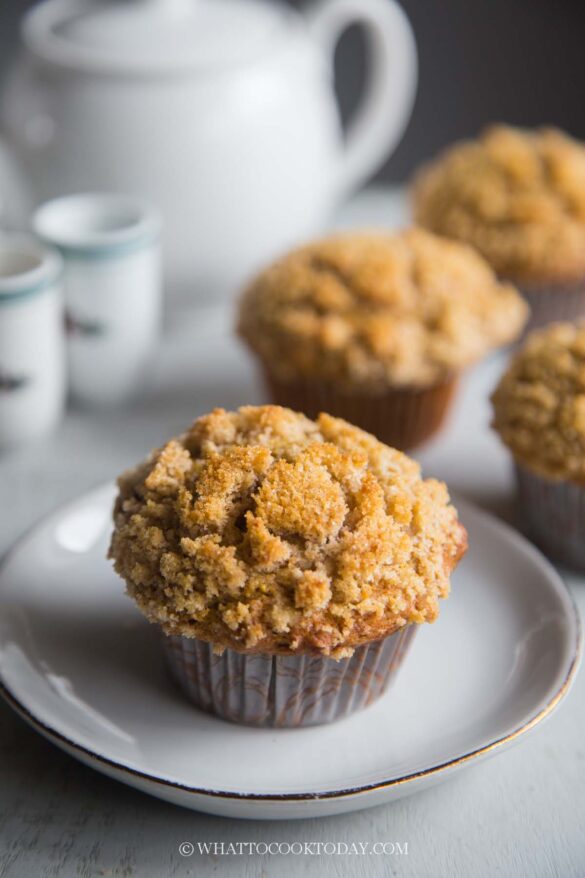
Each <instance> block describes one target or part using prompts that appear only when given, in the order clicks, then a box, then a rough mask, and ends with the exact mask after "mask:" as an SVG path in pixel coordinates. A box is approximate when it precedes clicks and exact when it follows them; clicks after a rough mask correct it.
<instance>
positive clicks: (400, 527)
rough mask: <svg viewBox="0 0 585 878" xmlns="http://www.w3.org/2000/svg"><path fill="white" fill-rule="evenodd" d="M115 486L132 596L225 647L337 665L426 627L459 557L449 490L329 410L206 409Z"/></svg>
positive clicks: (117, 545) (120, 565) (115, 552)
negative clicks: (410, 628)
mask: <svg viewBox="0 0 585 878" xmlns="http://www.w3.org/2000/svg"><path fill="white" fill-rule="evenodd" d="M118 484H119V489H120V490H119V496H118V498H117V501H116V506H115V511H114V533H113V536H112V542H111V547H110V557H111V558H113V560H114V566H115V569H116V570H117V572H118V573H119V574H120V576H121V577H122V578H123V579H124V580H125V581H126V584H127V589H128V593H129V594H130V595H131V597H133V598H134V599H135V601H136V602H137V604H138V606H139V607H140V609H141V610H142V612H143V613H144V614H145V615H146V617H147V618H148V619H150V620H151V621H152V622H158V623H160V624H161V625H162V627H163V629H164V630H165V632H166V633H167V634H179V635H184V636H187V637H197V638H200V639H202V640H205V641H210V642H212V643H214V644H215V645H216V647H217V648H218V649H220V650H221V649H222V648H224V647H231V648H232V649H236V650H238V651H241V652H260V651H265V652H271V653H296V652H312V653H320V654H323V655H332V656H334V657H340V656H343V655H348V654H351V651H352V648H353V647H355V646H356V645H358V644H360V643H362V642H366V641H370V640H375V639H378V638H381V637H384V636H386V635H389V634H391V633H392V632H394V631H396V630H398V629H399V628H401V627H403V626H404V625H407V624H409V623H420V622H432V621H433V620H434V619H435V618H436V617H437V615H438V601H439V598H444V597H446V596H447V594H448V592H449V575H450V573H451V571H452V569H453V568H454V566H455V564H456V563H457V561H458V559H459V558H460V556H461V555H462V554H463V553H464V551H465V547H466V534H465V530H464V528H463V527H462V525H461V524H460V523H459V522H458V520H457V513H456V511H455V509H454V508H453V507H452V506H451V505H450V503H449V496H448V494H447V489H446V487H445V485H444V484H442V483H441V482H437V481H434V480H432V479H427V480H423V479H422V478H421V475H420V470H419V467H418V465H417V464H416V463H415V462H414V461H412V460H411V459H410V458H408V457H406V455H404V454H402V453H401V452H399V451H396V450H394V449H392V448H388V447H387V446H385V445H382V444H381V443H380V442H378V441H377V440H376V439H375V438H374V437H373V436H370V435H369V434H368V433H365V432H363V431H362V430H359V429H357V428H356V427H352V426H351V425H350V424H348V423H346V422H345V421H342V420H339V419H336V418H332V417H330V416H329V415H325V414H322V415H320V416H319V418H318V419H317V421H316V422H315V421H311V420H309V419H308V418H306V417H305V416H304V415H300V414H296V413H294V412H292V411H290V410H289V409H285V408H280V407H278V406H262V407H252V406H248V407H244V408H241V409H239V411H237V412H226V411H224V410H223V409H216V410H215V411H213V412H212V413H211V414H209V415H206V416H204V417H201V418H199V419H198V420H197V421H195V423H194V424H193V425H192V427H191V428H190V429H189V430H188V432H187V433H185V434H184V435H182V436H180V437H178V438H176V439H172V440H171V441H170V442H168V443H167V444H166V445H165V446H164V447H163V448H162V449H159V450H158V451H155V452H154V453H153V454H152V455H151V456H150V457H149V458H148V460H146V461H145V462H143V463H142V464H140V465H139V466H138V467H136V468H135V469H133V470H131V471H129V472H127V473H125V474H124V475H122V476H121V478H120V479H119V482H118Z"/></svg>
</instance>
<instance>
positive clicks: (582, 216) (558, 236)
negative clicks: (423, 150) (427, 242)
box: [413, 126, 585, 284]
mask: <svg viewBox="0 0 585 878" xmlns="http://www.w3.org/2000/svg"><path fill="white" fill-rule="evenodd" d="M413 200H414V211H415V217H416V220H417V222H419V223H420V224H421V225H423V226H425V228H427V229H430V230H431V231H433V232H437V233H438V234H442V235H447V236H448V237H450V238H456V239H458V240H460V241H465V242H466V243H468V244H472V245H473V246H474V247H476V248H477V250H479V252H480V253H482V254H483V255H484V256H485V258H486V259H487V260H488V262H489V263H490V265H492V266H493V268H494V270H495V271H496V272H498V273H499V274H500V275H502V276H503V277H509V278H512V279H513V280H514V281H517V282H526V283H528V284H530V283H536V284H539V283H543V282H544V283H546V282H551V281H552V282H559V283H564V282H572V281H575V280H581V279H582V278H583V277H584V275H585V145H583V144H581V143H579V142H577V141H576V140H573V139H571V138H570V137H568V136H567V135H566V134H563V133H562V132H561V131H558V130H556V129H551V128H543V129H541V130H538V131H524V130H521V129H517V128H510V127H507V126H494V127H492V128H488V129H487V130H486V131H484V132H483V134H482V135H481V136H480V137H479V139H478V140H473V141H466V142H461V143H457V144H455V145H454V146H452V147H450V148H449V149H447V150H446V151H445V152H444V153H443V154H442V155H440V156H439V157H438V158H437V159H436V160H435V161H433V162H431V163H429V164H428V165H426V166H425V167H423V168H422V170H421V171H420V172H419V173H418V174H417V176H416V177H415V181H414V186H413Z"/></svg>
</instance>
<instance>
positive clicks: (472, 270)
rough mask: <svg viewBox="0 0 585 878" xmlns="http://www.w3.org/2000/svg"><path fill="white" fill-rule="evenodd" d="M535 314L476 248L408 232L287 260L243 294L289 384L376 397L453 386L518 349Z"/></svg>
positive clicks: (266, 353) (356, 237) (277, 371)
mask: <svg viewBox="0 0 585 878" xmlns="http://www.w3.org/2000/svg"><path fill="white" fill-rule="evenodd" d="M527 314H528V309H527V307H526V305H525V304H524V302H523V301H522V299H521V298H520V297H519V295H518V294H517V293H516V291H515V290H514V288H513V287H511V286H508V285H506V284H501V283H498V281H497V280H496V278H495V276H494V274H493V272H492V271H491V269H490V268H489V267H488V265H487V264H486V263H485V262H484V260H483V259H482V258H481V257H480V256H478V255H477V254H476V253H474V252H473V251H472V250H471V249H470V248H468V247H466V246H464V245H461V244H459V243H456V242H453V241H447V240H445V239H440V238H437V237H436V236H434V235H431V234H429V233H428V232H424V231H422V230H421V229H409V230H407V231H404V232H401V233H399V234H388V233H375V232H372V233H369V234H368V233H363V234H352V235H347V234H346V235H338V236H335V237H332V238H328V239H325V240H323V241H319V242H317V243H314V244H311V245H309V246H306V247H303V248H301V249H299V250H296V251H294V252H292V253H290V254H288V255H287V256H285V257H284V258H283V259H280V260H279V261H278V262H276V263H275V264H273V265H272V266H271V267H270V268H268V269H267V270H266V271H264V272H263V273H262V274H261V275H260V276H259V277H258V278H257V279H256V281H255V282H254V283H252V285H251V286H250V287H249V289H248V290H247V292H246V293H245V294H244V296H243V298H242V301H241V304H240V313H239V332H240V334H241V335H242V336H243V338H245V340H246V341H247V343H248V344H249V345H250V347H251V348H252V350H254V351H255V352H256V353H257V354H258V355H259V356H260V358H261V360H262V361H263V362H264V363H265V365H266V366H267V368H268V369H269V371H270V372H271V373H272V374H274V375H275V376H276V377H278V378H279V379H280V380H283V381H292V380H295V379H297V378H299V377H302V378H309V379H321V380H324V381H326V382H332V383H334V384H335V386H336V387H340V388H347V389H349V390H352V389H353V390H355V389H359V390H360V391H363V392H367V393H372V394H376V393H383V392H384V390H387V389H388V387H389V386H390V387H393V388H396V387H425V386H430V385H433V384H435V383H439V382H442V381H445V380H447V379H449V378H450V377H451V376H452V375H453V373H454V372H457V371H459V370H460V369H462V368H463V367H465V366H467V365H469V364H470V363H473V362H474V361H476V360H478V359H480V358H481V357H482V356H483V355H484V354H485V353H486V352H487V351H488V350H490V349H491V348H492V347H496V346H498V345H501V344H505V343H507V342H509V341H511V340H512V339H513V338H514V337H515V336H516V335H517V334H518V333H519V332H520V330H521V328H522V326H523V325H524V322H525V320H526V317H527Z"/></svg>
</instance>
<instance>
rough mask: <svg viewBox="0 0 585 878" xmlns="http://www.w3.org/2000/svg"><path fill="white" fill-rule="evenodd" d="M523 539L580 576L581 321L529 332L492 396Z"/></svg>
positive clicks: (584, 476) (584, 551)
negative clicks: (511, 468) (512, 470)
mask: <svg viewBox="0 0 585 878" xmlns="http://www.w3.org/2000/svg"><path fill="white" fill-rule="evenodd" d="M492 402H493V407H494V421H493V425H494V427H495V429H496V430H497V432H498V433H499V435H500V437H501V439H502V441H503V442H504V443H505V445H506V446H507V447H508V448H509V449H510V451H511V452H512V455H513V457H514V461H515V465H516V474H517V483H518V493H519V500H520V505H521V509H522V512H523V515H524V517H525V521H526V525H527V529H528V532H529V534H530V536H532V538H533V539H534V541H535V542H536V543H537V544H538V545H540V546H541V548H542V549H543V550H544V551H545V552H546V553H547V554H548V555H550V556H551V557H552V558H554V559H556V560H558V561H560V562H562V563H565V564H568V565H570V566H574V567H578V568H581V569H585V322H581V323H579V324H577V325H574V324H571V323H558V324H552V325H551V326H548V327H547V328H546V329H542V330H540V331H538V332H535V333H533V334H532V335H530V336H529V337H528V339H527V340H526V343H525V345H524V346H523V348H522V349H521V350H520V351H519V352H518V353H517V355H516V356H515V357H514V359H513V361H512V363H511V365H510V367H509V369H508V371H507V372H506V373H505V374H504V376H503V377H502V379H501V381H500V383H499V385H498V387H497V389H496V391H495V392H494V394H493V396H492Z"/></svg>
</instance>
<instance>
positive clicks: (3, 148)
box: [0, 139, 33, 231]
mask: <svg viewBox="0 0 585 878" xmlns="http://www.w3.org/2000/svg"><path fill="white" fill-rule="evenodd" d="M32 207H33V197H32V192H31V191H30V187H29V186H28V185H27V182H26V177H25V175H24V171H23V170H22V168H21V167H20V164H19V162H18V159H17V157H16V155H15V154H14V153H13V151H12V150H11V149H10V148H9V147H8V145H7V143H6V141H5V140H4V139H0V229H1V230H2V231H24V230H25V229H26V228H27V226H28V220H29V217H30V215H31V212H32Z"/></svg>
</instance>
